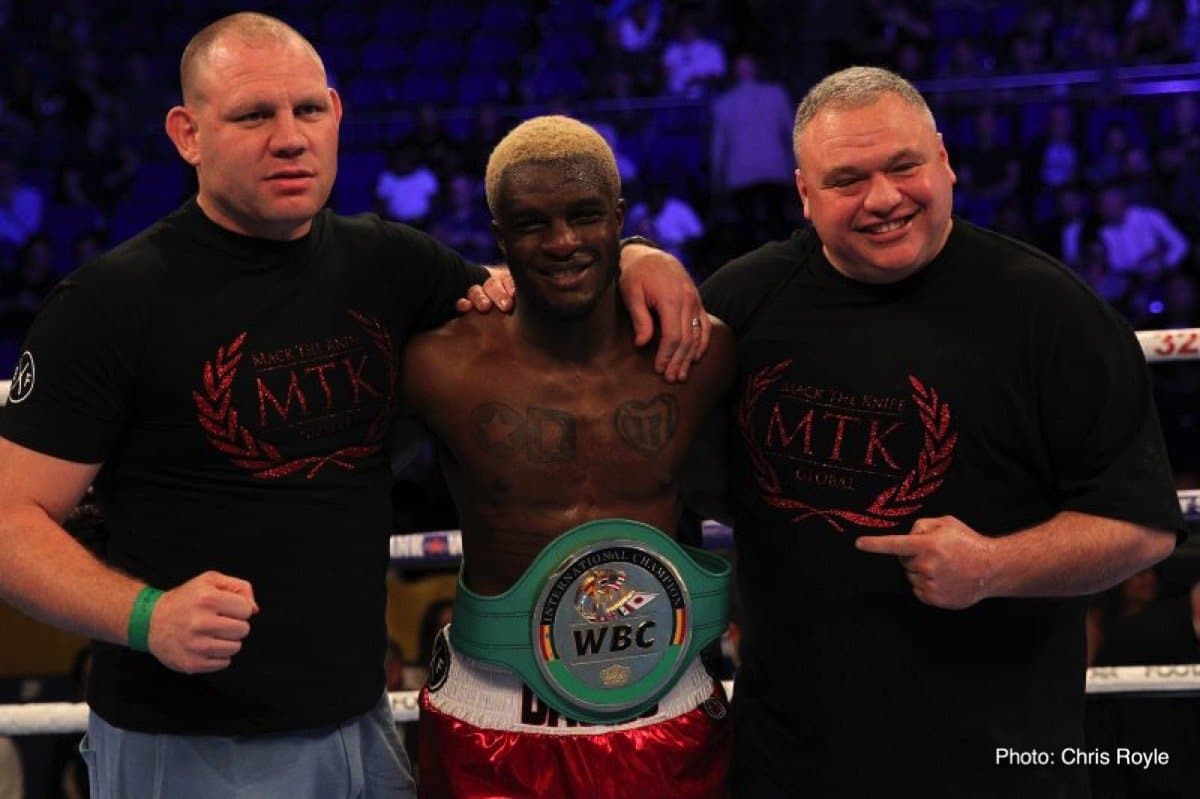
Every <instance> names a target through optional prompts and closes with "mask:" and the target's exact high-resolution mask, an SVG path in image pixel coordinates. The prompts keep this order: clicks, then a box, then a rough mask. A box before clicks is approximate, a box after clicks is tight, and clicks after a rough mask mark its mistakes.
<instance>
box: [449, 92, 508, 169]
mask: <svg viewBox="0 0 1200 799" xmlns="http://www.w3.org/2000/svg"><path fill="white" fill-rule="evenodd" d="M503 137H504V127H503V126H502V125H501V124H500V112H499V111H498V110H497V109H496V106H495V104H494V103H480V105H479V107H478V108H476V109H475V120H474V121H473V122H472V123H471V129H470V130H469V131H468V132H467V136H466V138H465V139H464V140H463V143H462V146H461V147H460V148H459V150H460V152H461V153H462V155H463V162H462V171H463V172H466V173H467V174H468V175H482V174H483V170H484V169H485V168H486V167H487V159H488V156H489V155H490V154H491V152H492V148H493V147H495V146H496V143H497V142H499V141H500V139H501V138H503Z"/></svg>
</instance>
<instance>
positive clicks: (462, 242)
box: [430, 172, 499, 263]
mask: <svg viewBox="0 0 1200 799" xmlns="http://www.w3.org/2000/svg"><path fill="white" fill-rule="evenodd" d="M445 195H446V196H445V199H444V200H443V202H442V204H441V207H440V208H439V210H438V212H437V214H436V215H435V217H434V219H433V225H432V230H431V231H430V232H431V233H432V234H433V237H434V238H436V239H438V240H439V241H441V242H442V243H443V244H445V245H447V246H449V247H452V248H454V249H455V250H458V252H459V254H460V255H462V256H463V257H464V258H466V259H468V260H471V261H474V262H476V263H496V262H497V260H498V255H499V254H498V253H497V252H496V247H495V238H494V237H493V236H492V231H491V217H489V216H488V215H487V212H486V210H485V206H484V203H483V197H482V196H481V195H480V193H478V192H477V191H476V184H475V181H473V180H472V179H471V178H470V176H468V175H466V174H463V173H461V172H460V173H458V174H457V175H454V176H453V177H452V178H450V182H449V184H448V186H447V191H446V192H445Z"/></svg>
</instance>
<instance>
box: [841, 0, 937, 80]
mask: <svg viewBox="0 0 1200 799" xmlns="http://www.w3.org/2000/svg"><path fill="white" fill-rule="evenodd" d="M932 16H933V12H932V9H931V8H930V5H929V2H928V0H920V1H919V2H900V0H867V1H866V2H865V3H863V4H861V8H860V9H859V14H858V21H857V23H856V25H855V30H856V32H857V33H858V35H857V36H856V37H855V39H854V41H853V42H851V45H850V46H851V49H852V52H853V53H854V56H855V58H856V59H857V60H859V61H869V62H872V63H888V64H889V65H890V66H894V67H896V68H898V69H901V71H903V68H902V64H901V63H900V53H901V52H902V51H905V50H910V49H911V50H914V51H918V50H920V49H922V48H926V49H927V48H930V47H932V46H933V44H934V37H933V34H934V31H933V25H932V24H931V19H932ZM904 74H907V75H910V76H913V77H916V76H917V73H913V72H905V73H904Z"/></svg>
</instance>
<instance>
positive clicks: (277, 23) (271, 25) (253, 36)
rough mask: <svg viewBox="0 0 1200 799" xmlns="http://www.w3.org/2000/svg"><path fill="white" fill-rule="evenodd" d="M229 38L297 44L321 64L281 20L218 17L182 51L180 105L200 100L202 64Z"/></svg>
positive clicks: (247, 13)
mask: <svg viewBox="0 0 1200 799" xmlns="http://www.w3.org/2000/svg"><path fill="white" fill-rule="evenodd" d="M228 35H233V36H237V37H238V38H240V39H241V40H242V41H244V42H271V43H276V44H288V43H294V44H299V45H300V46H301V47H304V48H305V49H307V50H308V51H309V52H310V53H312V56H313V58H315V59H316V60H317V62H318V63H320V64H321V69H322V70H324V68H325V65H324V63H322V62H321V56H320V55H319V54H318V53H317V49H316V48H315V47H313V46H312V43H311V42H310V41H309V40H308V39H305V38H304V36H303V35H302V34H301V33H300V31H298V30H296V29H295V28H293V27H292V26H291V25H289V24H287V23H286V22H284V21H283V20H281V19H276V18H275V17H270V16H267V15H266V14H259V13H257V12H254V11H240V12H238V13H236V14H230V15H228V16H225V17H221V18H220V19H219V20H217V21H216V22H214V23H212V24H210V25H208V26H207V27H205V28H203V29H202V30H201V31H200V32H199V33H197V34H196V35H195V36H193V37H192V39H191V41H189V42H188V44H187V47H185V48H184V49H183V57H182V58H180V59H179V87H180V90H181V91H182V92H183V102H184V103H190V102H193V101H194V100H199V99H203V98H201V97H200V96H199V95H198V92H199V89H198V85H199V82H200V81H199V73H200V68H201V66H202V62H203V61H205V60H206V59H207V58H208V56H209V55H210V54H211V53H212V51H213V49H214V48H215V47H216V46H217V45H218V44H219V43H220V42H221V40H222V39H224V38H225V37H226V36H228Z"/></svg>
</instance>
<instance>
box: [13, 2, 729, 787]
mask: <svg viewBox="0 0 1200 799" xmlns="http://www.w3.org/2000/svg"><path fill="white" fill-rule="evenodd" d="M180 72H181V82H182V89H183V105H181V106H177V107H175V108H173V109H171V111H170V112H169V114H168V116H167V132H168V134H169V136H170V137H171V139H172V141H173V142H174V144H175V146H176V148H177V150H178V151H179V153H180V155H181V156H182V157H183V158H184V160H186V161H187V162H188V163H189V164H191V165H192V166H194V167H195V169H196V173H197V177H198V182H199V192H198V194H197V196H196V198H195V199H193V200H190V201H188V202H187V203H185V204H184V206H183V207H182V208H180V209H179V210H177V211H176V212H174V213H172V214H170V215H169V216H167V217H165V218H164V219H162V220H161V221H159V222H158V223H156V224H155V225H153V226H151V227H150V228H149V229H147V230H146V231H144V232H142V233H141V234H139V235H138V236H136V237H134V238H133V239H131V240H130V241H127V242H125V243H124V244H122V245H120V246H118V247H117V248H116V249H114V250H113V251H112V252H110V253H108V254H106V255H105V256H103V257H101V258H99V259H97V260H96V261H94V262H93V263H91V264H90V265H88V266H86V267H85V268H83V269H81V270H79V271H78V272H77V273H76V274H74V275H72V276H71V278H69V279H68V280H66V281H64V283H63V284H62V285H61V286H60V287H59V288H58V289H57V290H56V292H55V293H54V295H53V296H52V297H51V298H50V299H49V300H48V302H47V304H46V307H45V308H44V309H43V311H42V313H41V314H40V315H39V317H38V319H37V320H36V322H35V323H34V325H33V327H32V329H31V330H30V332H29V335H28V338H27V342H26V345H25V351H24V352H23V354H22V355H21V357H20V362H19V364H18V367H17V372H16V375H15V376H14V381H13V384H12V388H11V392H10V396H9V404H8V406H7V407H6V408H5V409H4V411H3V414H0V435H2V436H3V438H2V439H0V597H3V598H4V599H5V600H6V601H10V602H12V603H14V604H16V605H17V606H18V607H21V608H23V609H25V610H26V611H28V612H29V613H31V614H32V615H34V616H37V617H40V618H43V619H46V620H49V621H51V622H53V623H55V624H58V625H61V626H63V627H66V628H68V629H72V630H75V631H78V632H81V633H83V634H86V635H88V636H91V637H92V638H94V639H96V641H97V643H96V646H95V661H94V667H93V671H92V678H91V682H90V691H89V696H88V701H89V703H90V704H91V706H92V708H93V711H94V712H93V714H92V716H91V719H90V722H89V733H88V738H87V739H86V742H85V747H84V749H85V757H86V758H87V759H88V762H89V769H90V775H91V779H92V784H93V786H94V787H93V790H94V791H95V792H96V793H94V794H93V795H98V796H100V797H133V796H150V795H162V796H170V797H172V798H173V799H178V798H179V797H206V798H208V799H211V797H217V796H219V797H241V796H253V797H262V796H309V797H321V799H326V798H327V797H333V796H368V797H369V796H380V795H388V796H403V795H408V793H409V792H410V791H411V786H412V781H411V778H410V776H409V773H408V764H407V760H406V758H405V757H404V753H403V751H402V749H401V748H400V745H399V741H398V740H397V739H396V736H395V730H394V728H393V726H392V721H391V714H390V708H389V707H388V704H387V702H386V698H385V697H384V695H383V661H384V645H385V633H384V618H383V616H384V614H383V609H384V581H383V576H384V571H385V569H386V565H387V539H388V534H389V532H390V530H389V519H390V515H391V514H390V512H389V510H390V509H389V486H390V473H389V469H388V464H387V459H386V453H385V451H384V445H383V442H384V441H385V440H386V437H387V432H388V430H389V428H390V426H391V423H392V419H393V416H394V413H395V409H396V405H397V401H398V397H399V390H398V385H397V380H398V376H399V360H398V353H399V352H400V351H401V348H402V347H403V345H404V342H405V340H406V339H407V338H408V337H409V336H410V335H411V334H413V333H414V332H418V331H421V330H425V329H429V328H431V327H435V326H437V325H439V324H441V323H443V322H445V321H447V320H448V319H450V318H451V316H452V315H453V314H454V310H455V304H456V303H455V300H456V298H458V297H461V296H462V295H463V294H464V293H465V292H466V291H467V289H468V286H470V285H471V284H473V283H477V282H478V281H479V280H480V278H481V277H482V276H483V275H484V270H482V269H481V268H479V267H476V266H473V265H469V264H467V263H466V262H464V261H463V260H462V259H461V258H460V257H458V255H457V254H455V253H454V252H452V251H450V250H449V249H447V248H445V247H443V246H442V245H440V244H439V243H438V242H436V241H434V240H433V239H431V238H429V237H428V236H426V235H424V234H422V233H420V232H418V231H415V230H412V229H411V228H406V227H404V226H401V225H395V224H390V223H385V222H383V221H381V220H380V219H378V218H377V217H375V216H368V215H364V216H360V217H354V218H348V217H341V216H337V215H335V214H333V213H331V212H329V211H328V210H324V208H323V207H324V205H325V203H326V200H327V199H328V197H329V193H330V189H331V188H332V185H333V180H334V175H335V173H336V157H337V136H338V125H339V122H340V120H341V116H342V108H341V103H340V100H339V98H338V95H337V93H336V92H335V91H333V90H332V89H330V88H329V87H328V85H327V82H326V76H325V72H324V68H323V66H322V64H321V61H320V58H319V57H318V55H317V53H316V52H315V50H314V49H313V47H312V45H311V44H309V43H308V42H307V41H306V40H305V39H304V38H303V37H301V36H300V35H299V34H298V33H297V32H296V31H295V30H293V29H292V28H290V27H288V26H287V25H285V24H283V23H281V22H279V21H278V20H275V19H272V18H270V17H265V16H262V15H258V14H236V15H233V16H231V17H226V18H224V19H222V20H220V21H218V22H216V23H214V24H213V25H211V26H209V27H208V28H206V29H204V30H203V31H201V32H200V33H199V34H197V36H196V37H195V38H194V39H193V40H192V42H191V43H190V44H189V45H188V48H187V49H186V50H185V52H184V56H183V60H182V63H181V69H180ZM626 254H628V251H627V252H626ZM649 260H650V259H646V258H641V259H639V261H638V264H637V265H636V267H634V271H636V272H638V273H639V274H640V275H641V278H639V279H638V280H626V279H624V278H629V277H630V275H629V274H628V273H626V274H625V275H624V276H623V279H622V284H623V287H624V291H625V293H626V295H627V296H630V297H633V299H632V300H630V302H631V304H632V306H633V307H632V308H631V314H632V315H633V317H634V319H635V320H637V322H638V328H639V344H644V343H646V341H647V340H648V339H649V338H650V335H651V332H652V331H651V330H649V329H648V327H649V326H648V324H646V323H647V322H648V321H649V316H648V307H654V306H657V308H656V310H657V311H658V313H659V317H660V320H661V322H662V328H663V329H662V334H661V341H660V349H659V352H658V357H657V360H656V367H658V368H660V369H663V370H665V372H666V377H667V378H668V379H679V378H681V377H683V376H685V375H686V371H687V364H688V362H690V360H691V359H692V358H693V356H695V355H697V353H698V351H699V350H702V349H703V344H704V342H705V340H706V337H707V332H708V324H707V317H705V316H704V314H703V313H701V312H700V308H699V301H698V296H697V294H696V291H695V288H694V287H693V286H691V285H690V283H687V282H686V278H684V277H683V274H684V273H683V272H682V271H680V272H678V273H670V272H669V271H668V272H667V273H663V272H662V270H661V263H662V257H661V256H656V257H655V259H654V263H650V262H649ZM651 276H652V279H650V280H645V279H644V278H647V277H651ZM639 281H640V282H642V285H632V284H636V283H638V282H639ZM626 283H628V284H631V285H628V286H625V285H624V284H626ZM643 298H648V299H643ZM477 304H483V300H477ZM696 317H699V318H701V319H702V321H703V329H702V335H694V331H693V330H692V329H691V327H690V326H689V324H688V322H689V321H690V320H691V319H692V318H696ZM680 342H683V343H682V344H681V343H680ZM92 483H95V487H96V492H97V496H98V498H99V501H100V503H101V505H102V507H103V510H104V512H105V515H106V522H107V528H108V533H109V538H108V542H107V551H106V553H105V557H104V560H98V559H97V558H95V557H93V556H92V555H91V554H90V553H89V552H88V551H87V550H86V549H84V548H83V547H82V546H80V545H79V544H78V543H76V542H75V541H74V540H73V539H72V538H71V537H70V536H69V535H68V534H67V533H66V532H65V531H64V530H63V529H62V527H61V526H60V523H61V521H62V519H63V518H64V517H65V516H66V514H67V513H68V512H69V511H70V510H71V509H72V508H73V507H74V506H75V504H76V503H77V502H78V500H79V498H80V497H81V496H82V494H83V493H84V491H85V490H86V489H87V487H88V486H89V485H91V484H92Z"/></svg>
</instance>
